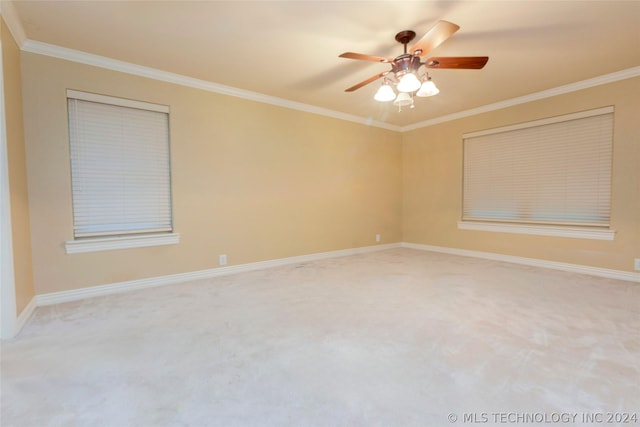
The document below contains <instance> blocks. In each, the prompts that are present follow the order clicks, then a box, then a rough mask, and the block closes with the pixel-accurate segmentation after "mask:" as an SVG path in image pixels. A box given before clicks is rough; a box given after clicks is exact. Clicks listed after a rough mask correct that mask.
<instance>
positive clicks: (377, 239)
mask: <svg viewBox="0 0 640 427" xmlns="http://www.w3.org/2000/svg"><path fill="white" fill-rule="evenodd" d="M379 241H380V235H379V234H376V242H379Z"/></svg>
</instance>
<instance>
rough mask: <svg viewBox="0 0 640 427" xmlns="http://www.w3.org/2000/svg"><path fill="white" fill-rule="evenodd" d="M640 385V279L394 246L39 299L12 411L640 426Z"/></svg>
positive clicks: (8, 415)
mask: <svg viewBox="0 0 640 427" xmlns="http://www.w3.org/2000/svg"><path fill="white" fill-rule="evenodd" d="M639 384H640V284H638V283H631V282H624V281H616V280H608V279H602V278H594V277H590V276H584V275H578V274H571V273H564V272H559V271H552V270H544V269H539V268H532V267H525V266H520V265H513V264H506V263H500V262H494V261H488V260H480V259H473V258H465V257H458V256H452V255H445V254H437V253H429V252H422V251H416V250H411V249H391V250H386V251H381V252H374V253H369V254H363V255H354V256H349V257H343V258H334V259H327V260H322V261H316V262H310V263H305V264H300V265H290V266H284V267H278V268H273V269H268V270H262V271H255V272H250V273H241V274H237V275H233V276H226V277H220V278H215V279H210V280H203V281H198V282H190V283H184V284H180V285H172V286H166V287H162V288H154V289H147V290H143V291H137V292H130V293H124V294H119V295H114V296H109V297H102V298H95V299H91V300H84V301H80V302H73V303H67V304H60V305H57V306H50V307H44V308H39V309H38V310H37V311H36V313H35V316H34V317H33V319H32V320H31V322H30V323H29V324H28V325H27V326H26V327H25V329H24V330H23V331H22V333H21V334H20V335H19V336H18V337H17V338H16V339H14V340H11V341H7V342H3V344H2V415H1V416H2V419H1V421H2V426H3V427H10V426H21V427H22V426H24V427H31V426H33V427H47V426H65V427H67V426H115V427H125V426H135V427H146V426H150V427H151V426H221V427H222V426H224V427H233V426H274V427H284V426H327V427H338V426H350V427H352V426H353V427H356V426H367V427H368V426H447V425H459V426H460V425H475V424H480V423H481V424H483V425H507V424H511V425H513V424H518V425H542V424H544V422H543V421H544V420H546V421H547V424H550V423H552V422H553V421H554V420H558V421H557V422H553V423H555V424H556V425H602V424H605V423H604V422H600V420H604V421H606V420H607V417H609V415H608V413H612V414H622V415H615V417H617V418H616V419H617V420H619V421H620V422H619V423H617V424H613V425H632V424H634V423H633V422H630V423H626V424H625V423H623V422H622V421H621V420H622V417H624V416H625V415H624V414H625V413H627V414H629V416H631V415H632V414H637V415H636V416H637V417H638V418H636V420H637V421H636V422H635V424H639V425H640V386H639ZM598 414H602V415H601V416H599V415H598ZM561 416H562V417H564V418H563V420H564V421H563V422H561V421H560V417H561ZM518 417H520V418H518ZM542 417H545V418H544V420H543V418H542ZM554 417H555V418H554ZM568 417H573V418H572V419H570V418H568ZM589 417H591V418H589ZM599 417H600V418H599ZM629 419H630V420H632V419H631V418H629ZM591 421H592V422H591ZM608 425H612V424H611V423H609V424H608Z"/></svg>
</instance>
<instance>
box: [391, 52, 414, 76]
mask: <svg viewBox="0 0 640 427" xmlns="http://www.w3.org/2000/svg"><path fill="white" fill-rule="evenodd" d="M420 65H422V64H421V63H420V57H418V56H414V55H411V54H410V53H405V54H403V55H400V56H397V57H396V58H394V60H393V62H392V63H391V72H392V73H394V74H395V75H396V77H402V76H404V75H405V74H407V73H410V72H412V71H417V70H418V68H420Z"/></svg>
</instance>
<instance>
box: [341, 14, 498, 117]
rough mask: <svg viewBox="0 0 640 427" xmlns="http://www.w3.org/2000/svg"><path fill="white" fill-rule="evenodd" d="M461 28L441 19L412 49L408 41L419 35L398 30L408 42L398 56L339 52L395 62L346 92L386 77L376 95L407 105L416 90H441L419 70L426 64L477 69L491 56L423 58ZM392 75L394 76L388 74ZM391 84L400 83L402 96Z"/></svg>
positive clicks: (432, 92) (398, 36)
mask: <svg viewBox="0 0 640 427" xmlns="http://www.w3.org/2000/svg"><path fill="white" fill-rule="evenodd" d="M459 29H460V27H459V26H458V25H456V24H453V23H451V22H448V21H439V22H438V23H437V24H436V25H434V26H433V27H432V28H431V29H430V30H429V31H428V32H427V33H426V34H425V35H424V36H423V37H422V39H420V40H419V41H418V42H417V43H416V44H415V45H414V46H413V47H412V48H411V49H407V45H408V44H409V42H411V41H412V40H413V39H414V38H415V36H416V33H415V32H414V31H411V30H404V31H400V32H399V33H398V34H396V37H395V39H396V41H397V42H398V43H401V44H402V45H403V46H404V53H403V54H402V55H399V56H396V57H395V58H385V57H382V56H375V55H365V54H362V53H355V52H345V53H343V54H341V55H340V56H339V57H340V58H349V59H358V60H362V61H373V62H382V63H386V64H390V65H391V69H390V70H387V71H383V72H381V73H378V74H376V75H374V76H371V77H369V78H368V79H366V80H363V81H361V82H360V83H358V84H356V85H353V86H351V87H349V88H347V89H345V92H353V91H355V90H357V89H360V88H361V87H363V86H366V85H368V84H369V83H372V82H374V81H376V80H378V79H379V78H381V77H384V80H383V83H382V86H381V87H380V89H379V90H378V92H377V93H376V96H375V97H374V98H375V99H376V100H377V101H392V100H395V101H394V104H395V105H398V106H399V107H402V106H405V105H410V106H411V107H413V95H414V94H415V95H416V96H432V95H435V94H437V93H438V92H439V90H438V89H437V88H436V87H435V84H434V83H433V81H431V77H430V76H429V73H428V72H425V73H424V74H423V75H422V76H420V75H419V74H418V69H420V67H422V66H424V67H425V68H426V69H438V68H454V69H476V70H477V69H480V68H482V67H484V66H485V64H486V63H487V61H488V60H489V57H487V56H436V57H431V58H428V59H426V60H425V61H424V62H422V59H421V58H422V57H424V56H426V55H427V54H428V53H429V52H430V51H432V50H433V49H435V48H436V47H438V46H439V45H440V44H441V43H442V42H444V41H445V40H447V39H448V38H449V37H451V36H452V35H453V34H454V33H455V32H456V31H458V30H459ZM388 75H390V77H392V78H389V77H386V76H388ZM421 80H422V81H421ZM391 84H395V85H396V87H397V89H398V92H399V94H398V96H396V94H395V92H394V91H393V89H392V87H391ZM403 94H404V95H403Z"/></svg>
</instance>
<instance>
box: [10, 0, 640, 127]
mask: <svg viewBox="0 0 640 427" xmlns="http://www.w3.org/2000/svg"><path fill="white" fill-rule="evenodd" d="M2 4H3V9H2V11H3V16H4V12H5V9H6V5H7V4H9V5H11V3H10V2H2ZM9 10H13V11H14V12H15V10H14V9H13V6H12V5H11V6H10V7H9ZM10 13H11V12H10ZM13 16H14V17H15V18H16V19H15V20H16V21H17V22H18V24H17V25H14V27H16V30H15V31H16V33H18V34H22V36H20V35H18V36H16V35H15V34H14V37H16V41H18V37H22V39H21V40H23V42H19V43H18V44H19V45H20V46H21V49H22V50H23V51H25V52H30V53H36V54H39V55H45V56H50V57H53V58H58V59H63V60H67V61H72V62H77V63H80V64H85V65H90V66H94V67H99V68H104V69H107V70H112V71H118V72H122V73H126V74H131V75H135V76H139V77H145V78H149V79H154V80H159V81H163V82H167V83H173V84H177V85H180V86H186V87H190V88H194V89H200V90H204V91H208V92H214V93H218V94H221V95H228V96H233V97H236V98H242V99H246V100H249V101H255V102H260V103H264V104H270V105H275V106H278V107H283V108H289V109H292V110H298V111H303V112H306V113H311V114H318V115H321V116H326V117H331V118H334V119H339V120H345V121H349V122H354V123H359V124H363V125H366V126H373V127H378V128H382V129H387V130H391V131H395V132H409V131H412V130H415V129H420V128H424V127H428V126H433V125H436V124H439V123H444V122H449V121H452V120H457V119H461V118H464V117H469V116H474V115H477V114H482V113H487V112H490V111H495V110H500V109H503V108H508V107H513V106H516V105H520V104H525V103H528V102H533V101H537V100H540V99H545V98H550V97H553V96H558V95H563V94H566V93H570V92H575V91H578V90H582V89H588V88H591V87H595V86H600V85H604V84H608V83H613V82H617V81H620V80H625V79H630V78H633V77H638V76H640V66H638V67H632V68H628V69H625V70H621V71H616V72H614V73H609V74H605V75H602V76H598V77H594V78H591V79H587V80H582V81H579V82H575V83H570V84H567V85H564V86H559V87H556V88H551V89H547V90H543V91H541V92H535V93H532V94H529V95H524V96H520V97H517V98H512V99H507V100H504V101H500V102H496V103H493V104H487V105H483V106H481V107H477V108H472V109H469V110H464V111H459V112H457V113H453V114H448V115H445V116H441V117H436V118H434V119H429V120H425V121H422V122H418V123H414V124H412V125H407V126H396V125H392V124H389V123H384V122H380V121H377V120H372V119H370V118H364V117H359V116H355V115H352V114H347V113H342V112H339V111H335V110H330V109H327V108H322V107H317V106H314V105H310V104H304V103H301V102H296V101H291V100H288V99H284V98H278V97H275V96H270V95H265V94H262V93H258V92H252V91H249V90H245V89H239V88H236V87H232V86H227V85H223V84H220V83H214V82H210V81H207V80H201V79H196V78H193V77H188V76H184V75H181V74H176V73H171V72H168V71H163V70H158V69H156V68H151V67H145V66H142V65H137V64H132V63H130V62H125V61H119V60H116V59H111V58H107V57H104V56H100V55H95V54H92V53H87V52H82V51H79V50H75V49H70V48H66V47H62V46H57V45H52V44H49V43H44V42H39V41H35V40H30V39H26V37H25V36H24V31H23V30H22V26H21V25H19V19H17V15H15V14H14V15H13ZM7 25H8V26H9V24H8V23H7ZM9 27H10V29H11V26H9ZM12 34H13V31H12Z"/></svg>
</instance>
